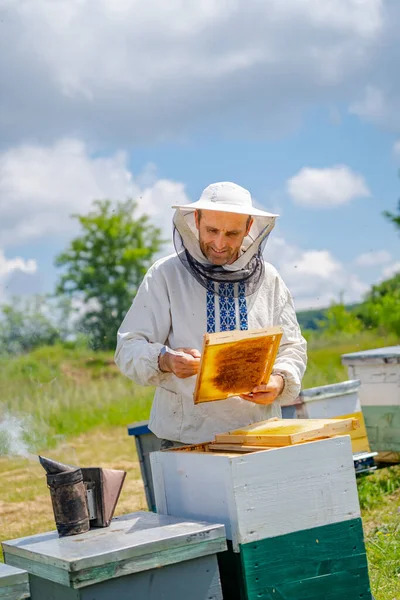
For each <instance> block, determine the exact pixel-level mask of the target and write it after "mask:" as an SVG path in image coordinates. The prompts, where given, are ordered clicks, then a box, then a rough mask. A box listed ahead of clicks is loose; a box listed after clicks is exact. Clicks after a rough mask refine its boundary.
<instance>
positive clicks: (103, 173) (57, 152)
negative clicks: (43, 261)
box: [0, 139, 187, 247]
mask: <svg viewBox="0 0 400 600" xmlns="http://www.w3.org/2000/svg"><path fill="white" fill-rule="evenodd" d="M140 183H141V184H142V185H140ZM128 197H132V198H134V199H135V200H137V202H138V211H139V213H147V214H149V215H151V216H152V218H153V221H154V222H155V223H156V224H157V225H160V226H162V227H164V226H165V223H166V221H167V222H168V223H170V222H171V219H172V211H171V209H170V205H171V204H172V202H177V203H183V202H185V201H187V197H186V195H185V190H184V185H183V184H182V183H179V182H174V181H170V180H165V179H160V180H157V179H156V175H155V173H154V169H153V170H151V169H149V170H148V171H147V172H146V173H144V174H142V177H139V178H138V179H137V180H135V178H134V176H133V175H132V173H131V171H130V170H129V168H128V164H127V156H126V154H125V153H123V152H117V153H115V154H113V155H111V156H106V157H101V156H97V155H96V154H94V153H90V151H89V148H88V147H87V146H86V145H85V144H84V143H83V142H82V141H80V140H78V139H64V140H60V141H58V142H56V143H55V144H53V145H51V146H37V145H22V146H19V147H16V148H12V149H10V150H8V151H7V152H4V153H3V154H0V213H1V215H2V220H1V223H0V243H1V245H2V246H3V247H5V246H11V245H12V244H16V243H21V242H27V241H29V240H33V239H40V238H44V237H47V238H50V239H59V238H60V236H61V237H64V238H66V237H69V236H70V235H71V234H72V233H73V232H75V231H76V228H77V224H76V222H75V220H73V219H71V218H70V215H71V213H80V214H82V213H85V212H87V211H88V209H89V207H90V205H91V203H92V201H93V200H94V199H102V198H110V199H112V200H125V199H126V198H128Z"/></svg>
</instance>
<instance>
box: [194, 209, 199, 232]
mask: <svg viewBox="0 0 400 600" xmlns="http://www.w3.org/2000/svg"><path fill="white" fill-rule="evenodd" d="M194 221H195V223H196V228H197V229H200V211H199V210H195V211H194Z"/></svg>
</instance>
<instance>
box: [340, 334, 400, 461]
mask: <svg viewBox="0 0 400 600" xmlns="http://www.w3.org/2000/svg"><path fill="white" fill-rule="evenodd" d="M342 363H343V364H344V365H346V366H347V368H348V372H349V377H351V378H352V379H359V380H360V382H361V386H360V390H359V396H360V402H361V408H362V412H363V415H364V419H365V424H366V428H367V433H368V439H369V443H370V446H371V450H374V451H376V452H379V453H382V456H381V458H384V456H383V454H385V453H387V454H388V455H389V456H388V457H387V458H389V459H391V460H397V461H398V460H399V457H400V345H399V346H391V347H388V348H378V349H376V350H367V351H364V352H354V353H351V354H344V355H342Z"/></svg>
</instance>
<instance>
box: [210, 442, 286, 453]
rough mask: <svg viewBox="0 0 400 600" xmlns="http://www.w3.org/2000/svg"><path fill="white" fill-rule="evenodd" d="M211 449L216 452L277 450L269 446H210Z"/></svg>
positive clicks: (216, 444) (218, 444) (214, 444)
mask: <svg viewBox="0 0 400 600" xmlns="http://www.w3.org/2000/svg"><path fill="white" fill-rule="evenodd" d="M208 447H209V449H210V450H213V451H215V452H224V451H225V452H260V451H261V450H263V451H265V450H276V447H275V446H274V447H272V446H271V447H269V446H250V445H246V444H222V443H221V444H220V443H213V444H209V446H208Z"/></svg>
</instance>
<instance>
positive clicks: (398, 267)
mask: <svg viewBox="0 0 400 600" xmlns="http://www.w3.org/2000/svg"><path fill="white" fill-rule="evenodd" d="M397 273H400V262H396V263H393V264H392V265H389V266H387V267H386V268H385V269H383V271H382V279H383V280H384V279H390V278H391V277H394V276H395V275H397Z"/></svg>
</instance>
